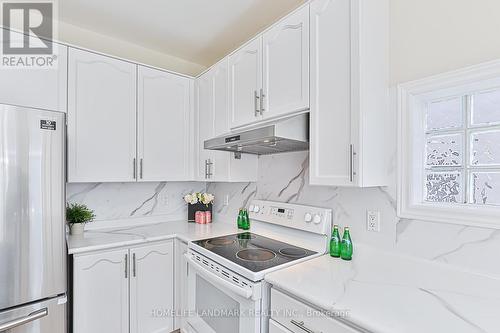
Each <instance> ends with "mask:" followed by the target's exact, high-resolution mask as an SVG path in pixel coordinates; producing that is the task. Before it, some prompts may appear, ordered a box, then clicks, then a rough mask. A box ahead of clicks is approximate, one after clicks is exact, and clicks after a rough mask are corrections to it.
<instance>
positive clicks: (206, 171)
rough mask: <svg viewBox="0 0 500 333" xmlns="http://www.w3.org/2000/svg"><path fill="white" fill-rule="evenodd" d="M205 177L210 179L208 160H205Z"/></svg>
mask: <svg viewBox="0 0 500 333" xmlns="http://www.w3.org/2000/svg"><path fill="white" fill-rule="evenodd" d="M205 179H208V160H205Z"/></svg>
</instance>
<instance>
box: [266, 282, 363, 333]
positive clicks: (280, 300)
mask: <svg viewBox="0 0 500 333" xmlns="http://www.w3.org/2000/svg"><path fill="white" fill-rule="evenodd" d="M271 310H272V315H271V318H272V319H273V320H275V321H276V322H278V323H280V324H281V325H283V326H284V327H286V328H287V329H289V330H290V331H291V332H293V333H359V332H358V331H356V330H354V329H352V328H350V327H348V326H346V325H344V324H342V323H341V322H339V321H337V320H335V319H333V318H330V317H328V316H326V315H323V314H321V313H319V311H317V310H315V309H313V308H311V307H309V306H308V305H305V304H304V303H301V302H299V301H297V300H295V299H293V298H292V297H290V296H288V295H285V294H283V293H281V292H279V291H277V290H275V289H272V291H271ZM292 314H293V316H292ZM275 326H278V325H275ZM275 331H276V330H275ZM276 332H286V330H282V331H280V330H277V331H276Z"/></svg>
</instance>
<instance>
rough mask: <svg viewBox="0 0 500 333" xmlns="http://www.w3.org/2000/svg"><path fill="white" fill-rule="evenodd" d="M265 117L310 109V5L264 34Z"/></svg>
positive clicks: (263, 99)
mask: <svg viewBox="0 0 500 333" xmlns="http://www.w3.org/2000/svg"><path fill="white" fill-rule="evenodd" d="M263 57H264V61H263V81H262V84H263V93H261V94H260V96H259V97H260V99H261V103H262V104H261V105H262V108H261V113H262V115H263V117H264V118H269V117H275V116H280V115H284V114H287V113H292V112H296V111H303V110H307V109H309V6H304V7H302V8H300V9H299V10H297V11H296V12H294V13H292V14H291V15H289V16H287V17H285V18H284V19H282V20H281V21H279V22H278V23H276V24H275V25H274V26H273V27H271V28H270V29H269V30H268V31H266V32H265V33H264V34H263Z"/></svg>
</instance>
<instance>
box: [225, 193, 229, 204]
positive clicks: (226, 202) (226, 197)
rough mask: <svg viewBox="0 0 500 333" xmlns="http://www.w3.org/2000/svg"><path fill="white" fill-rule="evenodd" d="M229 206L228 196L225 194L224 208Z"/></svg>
mask: <svg viewBox="0 0 500 333" xmlns="http://www.w3.org/2000/svg"><path fill="white" fill-rule="evenodd" d="M228 205H229V194H226V195H225V196H224V206H228Z"/></svg>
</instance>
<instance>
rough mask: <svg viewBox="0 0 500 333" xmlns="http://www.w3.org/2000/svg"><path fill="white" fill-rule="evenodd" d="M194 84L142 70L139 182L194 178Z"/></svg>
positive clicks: (160, 73)
mask: <svg viewBox="0 0 500 333" xmlns="http://www.w3.org/2000/svg"><path fill="white" fill-rule="evenodd" d="M192 85H193V80H192V79H190V78H186V77H182V76H179V75H175V74H170V73H167V72H163V71H159V70H155V69H151V68H147V67H143V66H138V97H137V98H138V104H137V105H138V117H137V118H138V133H137V144H138V175H137V178H138V180H139V181H164V180H174V181H175V180H179V181H180V180H189V179H191V178H192V168H191V165H192V164H191V162H192V157H191V155H192V148H191V147H192V146H191V137H192V135H193V128H192V125H191V124H192V109H193V105H192V103H193V96H192V92H193V86H192Z"/></svg>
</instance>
